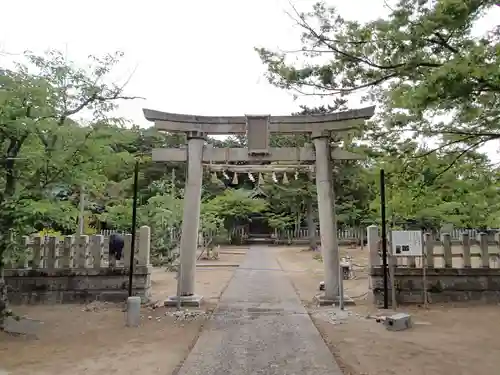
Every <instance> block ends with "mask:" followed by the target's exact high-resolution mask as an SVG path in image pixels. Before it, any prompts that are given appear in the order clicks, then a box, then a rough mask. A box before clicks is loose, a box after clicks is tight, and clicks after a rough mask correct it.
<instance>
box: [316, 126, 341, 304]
mask: <svg viewBox="0 0 500 375" xmlns="http://www.w3.org/2000/svg"><path fill="white" fill-rule="evenodd" d="M311 138H312V139H313V142H314V148H315V150H316V189H317V192H318V211H319V232H320V237H321V255H322V256H323V263H324V267H325V295H324V296H322V297H320V301H319V302H320V303H322V304H332V303H335V302H337V300H338V297H339V291H340V289H339V275H341V273H339V270H340V257H339V244H338V239H337V219H336V217H335V198H334V194H333V183H332V182H333V174H332V163H331V150H330V137H329V134H328V133H325V132H322V133H312V135H311Z"/></svg>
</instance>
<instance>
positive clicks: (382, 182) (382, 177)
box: [380, 169, 389, 309]
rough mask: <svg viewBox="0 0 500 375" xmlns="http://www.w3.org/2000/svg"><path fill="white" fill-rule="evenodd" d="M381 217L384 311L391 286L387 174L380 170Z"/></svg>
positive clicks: (387, 305) (386, 307)
mask: <svg viewBox="0 0 500 375" xmlns="http://www.w3.org/2000/svg"><path fill="white" fill-rule="evenodd" d="M380 216H381V219H382V268H383V270H384V309H388V308H389V286H388V280H387V228H386V219H385V174H384V170H383V169H381V170H380Z"/></svg>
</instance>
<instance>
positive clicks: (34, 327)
mask: <svg viewBox="0 0 500 375" xmlns="http://www.w3.org/2000/svg"><path fill="white" fill-rule="evenodd" d="M41 324H43V322H42V321H40V320H35V319H29V318H20V319H19V320H17V319H16V318H14V317H12V316H9V317H7V318H6V319H5V322H4V331H5V332H7V333H13V334H19V335H34V336H36V332H37V331H38V328H39V327H40V325H41ZM0 374H1V373H0Z"/></svg>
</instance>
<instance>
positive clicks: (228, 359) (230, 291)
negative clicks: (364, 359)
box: [178, 247, 342, 375]
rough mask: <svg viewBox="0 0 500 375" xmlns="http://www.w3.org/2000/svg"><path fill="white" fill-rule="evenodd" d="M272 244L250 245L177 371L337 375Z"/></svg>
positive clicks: (195, 374) (184, 373)
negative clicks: (209, 319)
mask: <svg viewBox="0 0 500 375" xmlns="http://www.w3.org/2000/svg"><path fill="white" fill-rule="evenodd" d="M279 270H280V267H279V265H278V263H277V261H276V259H275V258H274V256H273V253H272V249H271V248H267V247H251V248H250V249H249V250H248V252H247V255H246V258H245V260H244V262H243V264H242V265H241V267H240V268H238V269H236V270H235V274H234V277H233V279H232V280H231V282H230V283H229V285H228V287H227V289H226V290H225V291H224V293H223V295H222V297H221V300H220V303H219V306H218V307H217V309H216V310H215V313H214V315H213V317H212V321H211V322H210V324H209V325H208V327H207V329H205V330H204V331H203V333H202V335H201V336H200V338H199V339H198V341H197V343H196V345H195V347H194V348H193V350H192V351H191V353H190V354H189V356H188V357H187V359H186V361H185V362H184V364H183V366H182V368H181V369H180V371H179V374H178V375H199V374H203V375H221V374H231V375H241V374H245V375H246V374H248V375H250V374H252V375H254V374H268V375H278V374H287V375H294V374H295V375H299V374H300V375H326V374H328V375H341V374H342V372H341V371H340V369H339V367H338V365H337V364H336V362H335V360H334V358H333V356H332V354H331V353H330V351H329V350H328V348H327V346H326V345H325V343H324V341H323V339H322V338H321V336H320V335H319V333H318V331H317V330H316V328H315V327H314V325H313V323H312V321H311V319H310V318H309V315H308V314H307V312H306V310H305V309H304V307H303V306H302V304H301V302H300V300H299V298H298V296H297V294H296V293H295V291H294V289H293V287H292V284H291V282H290V280H289V279H288V278H287V276H286V275H285V274H284V273H283V272H280V271H279Z"/></svg>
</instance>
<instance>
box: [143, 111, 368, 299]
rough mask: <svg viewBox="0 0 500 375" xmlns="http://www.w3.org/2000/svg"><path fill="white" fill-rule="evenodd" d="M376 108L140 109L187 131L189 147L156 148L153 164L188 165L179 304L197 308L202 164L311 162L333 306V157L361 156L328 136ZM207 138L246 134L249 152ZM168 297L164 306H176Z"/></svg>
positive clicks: (171, 128)
mask: <svg viewBox="0 0 500 375" xmlns="http://www.w3.org/2000/svg"><path fill="white" fill-rule="evenodd" d="M374 111H375V107H367V108H361V109H355V110H350V111H344V112H337V113H328V114H321V115H300V116H269V115H256V116H250V115H247V116H194V115H181V114H176V113H167V112H160V111H154V110H150V109H144V116H145V117H146V119H148V120H149V121H154V122H155V126H156V128H157V129H158V130H163V131H167V132H183V133H186V135H187V139H188V147H187V149H180V148H172V149H154V150H153V160H154V161H164V162H167V161H175V162H187V163H188V176H187V181H186V187H185V190H184V211H183V219H182V233H181V244H180V248H181V250H180V263H181V266H180V278H179V281H178V283H179V291H180V296H181V303H182V304H198V303H199V302H200V301H201V297H197V296H196V295H195V294H194V287H195V273H196V251H197V238H198V230H199V215H200V199H201V187H202V175H203V163H204V162H205V163H206V162H209V163H226V164H227V162H231V161H233V162H255V163H262V162H264V161H266V162H269V161H281V162H299V163H300V162H311V161H312V162H315V171H316V172H315V173H316V189H317V193H318V210H319V218H320V222H319V224H320V236H321V248H322V253H323V266H324V268H325V295H324V298H323V300H322V302H323V303H328V304H331V303H335V302H336V298H338V296H339V290H340V288H339V275H340V274H341V270H340V258H339V249H338V241H337V235H336V233H337V219H336V217H335V197H334V196H333V184H332V165H331V160H332V159H340V160H347V159H350V160H356V159H364V157H363V156H361V155H358V154H356V153H353V152H349V151H346V150H342V149H341V148H333V149H332V146H331V140H330V133H335V134H336V135H340V138H341V137H342V135H343V134H346V132H348V131H350V130H351V129H356V128H359V126H360V124H361V123H363V122H364V120H367V119H369V118H371V117H372V116H373V114H374ZM271 133H277V134H300V133H302V134H304V133H305V134H309V135H310V136H311V139H312V141H313V143H314V149H313V148H312V147H310V146H309V147H307V146H306V147H301V148H297V147H282V148H273V147H270V144H269V143H270V134H271ZM209 134H219V135H222V134H246V136H247V143H248V147H247V148H227V149H218V148H214V147H211V146H207V145H206V144H205V139H204V137H205V136H206V135H209ZM175 298H176V297H173V298H169V300H167V301H166V302H165V303H166V304H171V303H174V304H175V303H176V302H175Z"/></svg>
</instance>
